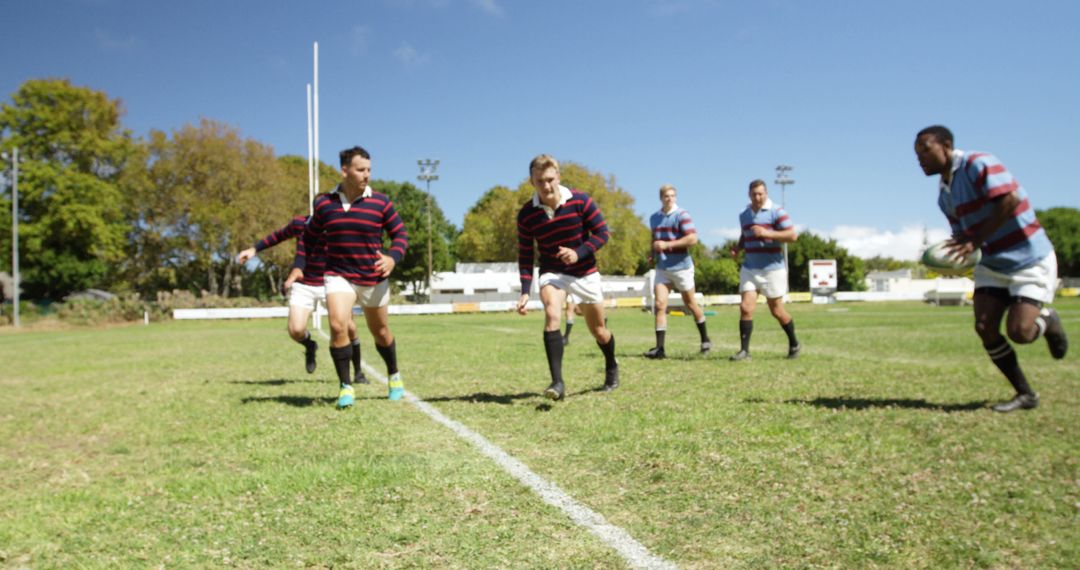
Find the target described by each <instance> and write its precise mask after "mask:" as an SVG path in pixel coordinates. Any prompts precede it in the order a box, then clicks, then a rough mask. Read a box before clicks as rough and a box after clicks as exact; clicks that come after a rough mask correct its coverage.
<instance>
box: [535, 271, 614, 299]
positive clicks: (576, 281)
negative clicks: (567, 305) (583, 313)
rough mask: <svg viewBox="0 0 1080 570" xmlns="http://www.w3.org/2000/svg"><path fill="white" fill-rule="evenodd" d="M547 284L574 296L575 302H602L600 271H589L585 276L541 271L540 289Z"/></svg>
mask: <svg viewBox="0 0 1080 570" xmlns="http://www.w3.org/2000/svg"><path fill="white" fill-rule="evenodd" d="M547 285H551V286H552V287H555V288H556V289H561V290H563V291H566V293H567V296H568V297H571V298H574V302H575V303H579V304H582V305H593V304H596V303H603V302H604V291H603V288H602V287H601V285H600V272H594V273H590V274H588V275H586V276H585V277H574V276H573V275H567V274H565V273H543V274H541V275H540V289H543V288H544V287H545V286H547Z"/></svg>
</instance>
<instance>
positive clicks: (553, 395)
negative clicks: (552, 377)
mask: <svg viewBox="0 0 1080 570" xmlns="http://www.w3.org/2000/svg"><path fill="white" fill-rule="evenodd" d="M544 397H545V398H547V399H549V400H561V399H563V383H562V382H552V383H551V386H548V387H547V390H544Z"/></svg>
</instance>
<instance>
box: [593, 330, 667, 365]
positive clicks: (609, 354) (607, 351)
mask: <svg viewBox="0 0 1080 570" xmlns="http://www.w3.org/2000/svg"><path fill="white" fill-rule="evenodd" d="M656 332H657V334H663V331H656ZM596 346H599V347H600V352H603V353H604V369H605V370H611V369H612V368H615V367H616V366H618V365H619V364H618V363H617V362H615V335H611V338H610V339H609V340H608V343H607V344H600V342H599V341H597V343H596ZM661 346H663V345H661Z"/></svg>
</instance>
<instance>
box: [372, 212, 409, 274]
mask: <svg viewBox="0 0 1080 570" xmlns="http://www.w3.org/2000/svg"><path fill="white" fill-rule="evenodd" d="M383 228H385V229H386V233H387V234H388V235H389V236H390V251H389V252H388V253H389V254H387V253H383V252H381V251H380V252H379V259H378V260H377V261H376V262H375V269H376V271H378V272H379V275H382V276H383V277H387V276H389V275H390V273H391V272H392V271H393V270H394V267H396V266H397V264H398V263H401V260H402V259H403V258H404V257H405V249H406V248H408V247H409V232H407V231H406V230H405V222H403V221H401V216H399V215H398V213H397V211H395V210H394V204H393V203H392V202H390V201H389V200H388V201H387V203H386V207H385V208H384V209H383Z"/></svg>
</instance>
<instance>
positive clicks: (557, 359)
mask: <svg viewBox="0 0 1080 570" xmlns="http://www.w3.org/2000/svg"><path fill="white" fill-rule="evenodd" d="M544 352H546V353H547V360H548V370H550V371H551V381H552V382H553V383H558V384H562V355H563V344H562V335H561V334H559V331H544Z"/></svg>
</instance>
